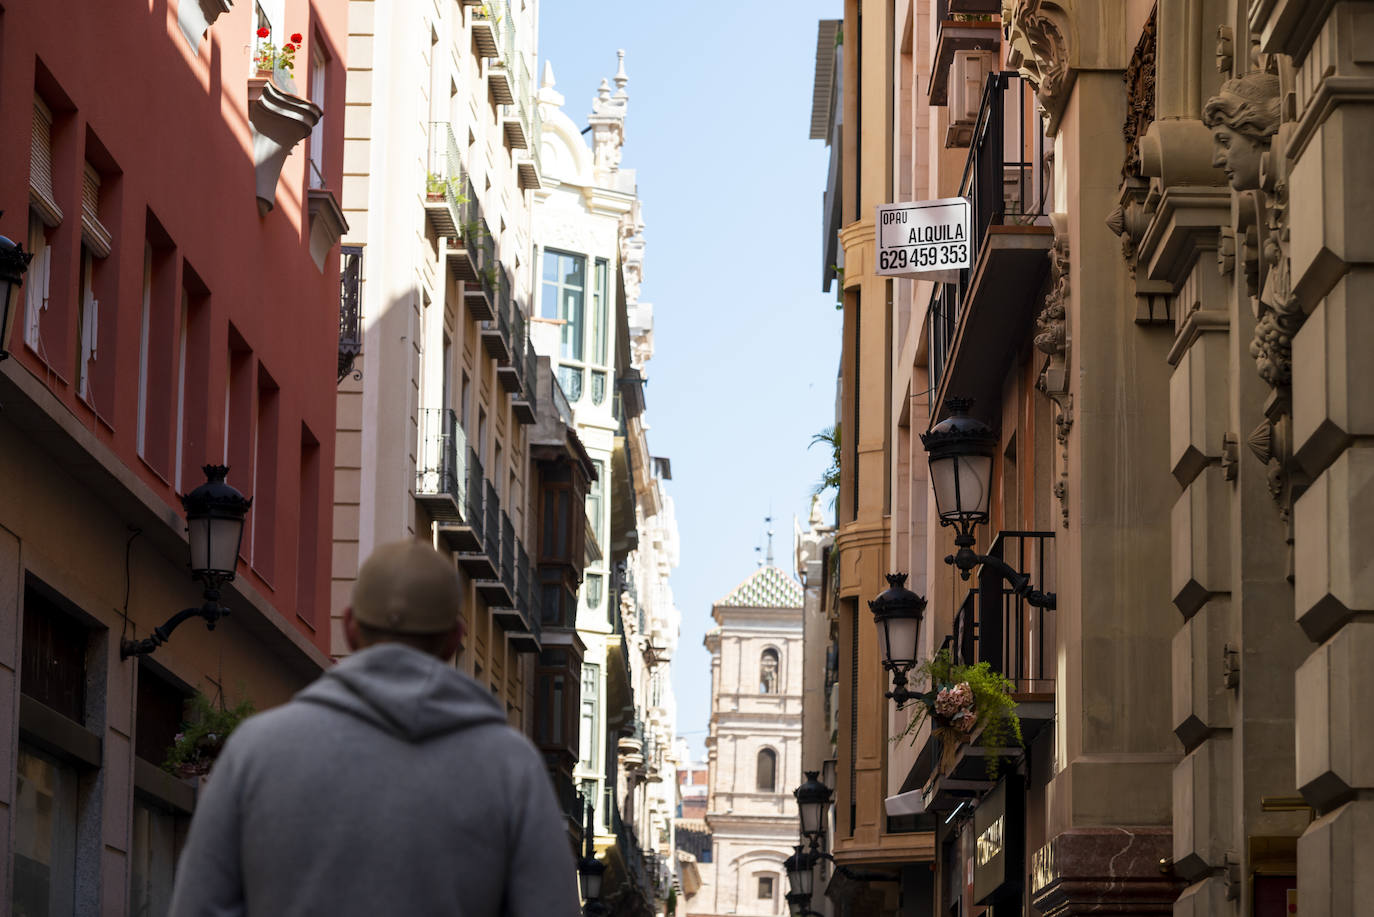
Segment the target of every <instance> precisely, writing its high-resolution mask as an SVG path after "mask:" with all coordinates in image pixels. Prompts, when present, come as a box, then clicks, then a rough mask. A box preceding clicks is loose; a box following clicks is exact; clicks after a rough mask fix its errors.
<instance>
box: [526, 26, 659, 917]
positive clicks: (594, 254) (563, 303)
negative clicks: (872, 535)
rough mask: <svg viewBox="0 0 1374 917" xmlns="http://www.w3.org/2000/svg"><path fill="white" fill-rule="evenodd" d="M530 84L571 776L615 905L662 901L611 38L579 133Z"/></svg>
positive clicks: (646, 579) (620, 89)
mask: <svg viewBox="0 0 1374 917" xmlns="http://www.w3.org/2000/svg"><path fill="white" fill-rule="evenodd" d="M540 83H541V85H540V88H539V94H538V99H539V111H540V117H541V121H542V145H541V150H540V152H541V159H542V175H543V187H542V188H541V190H539V191H538V192H537V193H536V194H535V212H534V219H535V227H536V231H535V246H536V249H535V258H536V277H537V278H538V279H537V285H538V290H537V294H536V302H537V303H538V307H537V308H536V309H535V310H534V311H533V313H532V315H531V339H532V342H533V346H534V348H535V350H536V351H537V352H538V353H539V354H540V355H541V356H542V357H547V358H548V359H549V360H550V361H551V364H552V366H553V367H554V370H555V372H556V374H557V378H558V381H559V383H560V387H561V390H562V391H563V392H565V393H566V397H567V402H568V404H569V405H570V408H571V412H572V416H573V417H574V418H575V427H576V430H577V435H578V437H579V438H580V439H581V441H582V442H583V443H584V444H585V446H586V452H587V455H588V456H589V457H590V460H591V462H592V465H593V466H594V468H595V470H596V477H597V480H596V481H594V482H593V483H592V484H591V488H590V492H589V495H588V498H587V504H586V507H587V525H588V537H587V540H588V547H589V549H588V557H587V566H586V571H585V574H584V579H583V582H582V588H581V589H580V590H579V592H578V599H577V618H576V620H577V631H578V635H579V637H580V638H581V640H582V641H583V643H584V644H585V645H586V654H585V656H584V660H583V667H582V676H581V692H582V693H581V700H580V705H581V706H580V710H579V721H578V722H579V730H580V736H579V738H580V741H579V745H580V754H581V758H580V760H579V761H578V763H577V765H576V768H575V770H574V779H575V781H576V782H577V784H578V786H579V788H580V790H581V792H582V793H583V795H584V797H585V798H586V799H587V800H589V801H591V802H592V803H594V808H595V848H596V851H597V854H598V855H599V856H600V857H602V858H603V859H605V860H606V861H607V863H608V864H610V865H611V866H612V867H613V868H612V871H611V872H608V884H607V895H608V896H609V898H608V900H609V901H610V902H611V907H612V908H613V912H615V913H625V914H630V913H644V912H646V911H651V912H654V913H663V912H664V909H665V907H666V903H667V898H668V894H669V890H670V889H671V888H672V887H673V885H674V884H675V883H676V881H677V867H676V858H675V857H674V856H673V850H674V824H673V819H674V815H675V813H676V807H677V754H676V752H675V751H674V746H675V740H676V728H677V724H676V718H677V703H676V700H675V698H674V696H673V688H672V679H671V677H670V667H671V660H672V656H673V652H674V650H675V649H676V647H677V640H678V632H679V628H680V623H681V616H680V613H679V612H678V609H677V607H676V605H675V604H674V602H673V596H672V589H671V586H670V583H669V578H670V575H671V572H672V569H673V568H674V567H676V566H677V563H678V550H679V548H678V532H677V522H676V518H675V515H674V511H673V501H672V497H671V496H670V495H669V493H668V482H669V481H670V480H671V477H672V475H671V463H670V462H669V461H668V460H667V459H665V458H660V457H655V456H653V455H652V454H651V453H650V451H649V444H648V438H647V432H648V423H647V421H646V415H645V413H644V412H645V406H644V393H643V381H642V380H643V379H644V377H645V373H646V367H647V364H648V362H649V361H650V359H651V358H652V356H653V348H654V336H653V307H652V305H650V304H649V303H647V302H641V301H640V299H639V290H640V283H641V279H642V276H643V259H644V246H645V243H644V237H643V228H644V224H643V220H642V219H641V217H640V202H639V198H638V194H637V190H636V185H635V173H634V171H633V170H632V169H628V168H621V165H620V162H621V147H622V144H623V143H624V138H625V127H626V115H627V112H628V104H629V92H628V90H627V88H626V87H627V85H628V83H629V78H628V76H627V75H626V72H625V55H624V52H623V51H622V52H619V55H618V66H617V70H616V74H615V76H614V77H613V78H612V80H603V81H602V83H601V86H600V87H599V88H598V90H597V92H596V94H595V96H594V98H593V101H592V111H591V114H590V115H589V116H588V119H587V120H588V122H589V125H590V135H591V136H590V145H589V144H588V143H587V141H586V140H584V138H583V134H582V129H581V127H579V125H578V124H577V122H575V121H574V120H573V119H572V118H571V117H569V116H568V115H567V114H566V113H565V112H564V110H563V105H564V102H565V99H564V97H563V95H562V93H560V92H559V91H558V90H557V89H556V88H555V84H554V75H553V67H552V65H551V64H549V63H546V64H545V69H544V72H543V74H542V75H541V79H540ZM612 83H614V86H615V88H614V90H612V88H611V85H612Z"/></svg>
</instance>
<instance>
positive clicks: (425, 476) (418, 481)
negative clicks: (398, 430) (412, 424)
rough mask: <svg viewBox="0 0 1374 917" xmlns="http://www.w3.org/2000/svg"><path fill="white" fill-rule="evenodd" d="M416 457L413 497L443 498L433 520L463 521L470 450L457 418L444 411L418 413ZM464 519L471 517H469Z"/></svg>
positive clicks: (432, 410) (433, 409)
mask: <svg viewBox="0 0 1374 917" xmlns="http://www.w3.org/2000/svg"><path fill="white" fill-rule="evenodd" d="M419 421H420V443H419V447H420V449H419V455H418V457H417V459H416V462H415V494H416V496H419V497H421V498H424V497H444V498H447V504H448V506H447V508H445V509H440V510H438V511H435V516H436V518H439V519H441V520H452V519H455V518H457V519H461V518H464V515H465V511H466V510H467V508H468V467H467V462H468V457H469V455H470V453H471V450H470V449H469V448H468V444H467V434H465V433H464V432H463V427H462V425H461V424H459V423H458V415H457V414H455V413H454V412H453V411H452V410H450V409H448V408H422V409H421V410H420V417H419ZM467 518H471V517H470V516H469V517H467Z"/></svg>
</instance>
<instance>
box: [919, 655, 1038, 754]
mask: <svg viewBox="0 0 1374 917" xmlns="http://www.w3.org/2000/svg"><path fill="white" fill-rule="evenodd" d="M916 671H917V672H918V673H920V674H921V675H924V676H925V677H926V678H927V679H928V680H929V684H930V690H929V691H927V692H925V693H924V694H921V695H919V696H918V697H917V701H918V703H917V705H916V712H915V715H914V716H913V717H912V718H911V722H910V723H909V724H908V725H907V728H906V729H905V730H903V732H902V733H901V734H900V735H899V736H897V738H901V737H903V736H907V735H912V736H914V734H915V733H916V730H917V729H919V728H920V725H921V723H922V722H923V721H924V720H926V719H929V720H930V730H931V735H932V736H933V737H934V738H936V739H938V740H939V742H940V761H939V771H940V773H949V771H950V770H952V769H953V767H954V763H955V758H956V756H957V755H958V752H959V746H961V745H963V744H965V743H966V742H969V741H972V739H973V737H974V736H975V735H981V737H982V740H983V746H984V747H985V748H989V749H991V748H1011V747H1019V746H1020V745H1021V744H1022V743H1021V719H1020V717H1018V716H1017V715H1016V701H1014V700H1012V697H1011V691H1012V688H1013V685H1012V683H1011V681H1010V680H1009V679H1008V678H1007V677H1006V676H1005V675H1003V674H1002V673H1001V672H996V671H993V669H992V666H990V665H989V664H988V663H987V662H977V663H974V664H973V665H962V664H956V663H955V662H954V658H953V657H952V656H951V655H950V652H949V650H940V652H938V653H936V654H935V657H934V658H933V659H930V660H928V661H926V662H923V663H921V664H920V665H919V666H917V667H916ZM986 760H987V771H988V777H989V778H996V776H997V772H998V769H999V767H1000V764H1001V759H1000V758H999V757H998V756H997V755H993V754H990V755H988V756H987V759H986Z"/></svg>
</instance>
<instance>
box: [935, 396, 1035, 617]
mask: <svg viewBox="0 0 1374 917" xmlns="http://www.w3.org/2000/svg"><path fill="white" fill-rule="evenodd" d="M972 404H973V402H972V401H970V400H968V399H967V398H950V399H947V400H946V401H945V407H946V408H947V409H948V410H949V416H948V417H946V418H945V419H944V420H942V421H940V422H939V423H937V424H936V425H935V426H933V427H931V428H930V430H929V432H926V433H922V434H921V444H922V445H923V446H925V449H926V454H927V455H928V456H929V462H930V483H931V487H932V488H933V489H934V491H935V512H936V514H937V515H938V516H939V518H940V524H941V525H949V526H954V527H955V529H956V531H957V534H956V535H955V536H954V544H955V547H957V548H958V550H957V551H956V552H955V553H953V554H951V555H949V556H948V557H946V558H945V563H947V564H951V565H953V566H955V567H958V568H959V575H960V576H961V577H962V578H963V579H968V577H969V574H970V573H971V572H972V571H973V568H974V567H976V566H978V565H979V564H982V565H985V566H987V567H991V568H992V569H993V570H994V571H996V572H997V573H998V574H999V575H1000V576H1001V577H1002V578H1003V579H1005V580H1006V581H1007V582H1008V583H1010V584H1011V588H1012V591H1013V592H1015V593H1016V594H1017V595H1020V596H1023V597H1024V598H1025V600H1026V601H1027V602H1029V603H1030V604H1032V605H1034V606H1036V607H1038V608H1054V607H1055V595H1054V593H1053V592H1050V593H1045V592H1041V591H1039V590H1038V589H1032V588H1031V585H1030V576H1029V575H1028V574H1025V573H1020V572H1018V571H1016V570H1014V569H1013V568H1012V567H1010V566H1008V565H1007V563H1006V561H1004V560H1002V558H1000V557H992V556H991V555H988V554H979V553H977V552H976V551H974V550H973V546H974V544H975V543H976V542H975V539H974V537H973V530H974V528H975V527H976V526H978V525H981V524H982V523H984V522H987V521H988V500H989V498H990V497H991V495H992V459H993V456H994V455H995V454H996V452H997V434H996V433H994V432H993V430H992V428H991V427H989V426H988V425H987V424H985V423H983V422H982V421H981V420H978V419H977V418H975V417H970V416H969V414H968V409H969V407H970V406H972Z"/></svg>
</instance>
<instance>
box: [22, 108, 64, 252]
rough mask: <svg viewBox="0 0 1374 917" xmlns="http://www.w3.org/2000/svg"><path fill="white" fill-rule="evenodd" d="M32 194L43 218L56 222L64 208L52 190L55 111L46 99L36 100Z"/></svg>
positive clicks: (31, 155) (31, 151)
mask: <svg viewBox="0 0 1374 917" xmlns="http://www.w3.org/2000/svg"><path fill="white" fill-rule="evenodd" d="M29 198H30V200H32V202H33V204H34V209H35V210H36V211H38V215H39V216H40V217H41V218H42V219H43V222H44V223H46V224H47V225H49V226H56V225H57V224H58V223H60V222H62V211H61V210H60V209H59V208H58V206H57V199H56V197H55V196H54V195H53V190H52V113H51V112H50V111H48V106H46V105H44V104H43V100H42V99H40V98H38V97H37V96H35V97H34V100H33V134H32V136H31V138H30V140H29Z"/></svg>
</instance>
